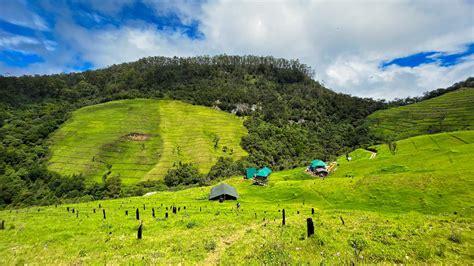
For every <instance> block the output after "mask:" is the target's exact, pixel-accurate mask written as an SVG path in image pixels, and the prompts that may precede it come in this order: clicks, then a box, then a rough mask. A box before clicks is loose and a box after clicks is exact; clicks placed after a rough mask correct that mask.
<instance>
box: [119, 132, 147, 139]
mask: <svg viewBox="0 0 474 266" xmlns="http://www.w3.org/2000/svg"><path fill="white" fill-rule="evenodd" d="M125 138H126V139H127V140H131V141H145V140H147V139H149V138H150V134H142V133H130V134H127V135H125Z"/></svg>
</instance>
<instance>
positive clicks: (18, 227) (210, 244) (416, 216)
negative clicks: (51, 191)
mask: <svg viewBox="0 0 474 266" xmlns="http://www.w3.org/2000/svg"><path fill="white" fill-rule="evenodd" d="M375 148H376V149H377V150H378V155H377V156H376V157H375V158H373V159H369V153H367V152H365V151H363V150H356V151H354V152H353V153H351V156H352V157H353V158H354V159H353V160H352V161H350V162H348V161H347V160H345V157H342V158H340V159H339V166H338V168H337V169H336V171H335V172H334V173H332V174H331V175H330V176H329V177H327V178H326V179H324V180H322V179H320V178H314V177H312V176H309V175H307V174H305V172H304V168H297V169H293V170H287V171H282V172H275V173H273V174H272V175H271V176H270V182H269V185H268V186H266V187H260V186H254V185H252V183H251V182H248V181H244V180H242V177H235V178H232V179H229V180H226V181H225V182H226V183H228V184H231V185H233V186H234V187H235V188H236V189H237V191H238V193H239V195H240V197H241V198H240V199H239V202H240V203H241V208H240V209H239V210H236V208H235V203H236V202H235V201H226V202H224V203H218V202H214V201H208V199H207V198H208V195H209V191H210V187H198V188H192V189H187V190H182V191H177V192H159V193H157V194H155V195H153V196H150V197H136V198H125V199H117V200H109V201H96V202H88V203H79V204H67V205H61V206H57V207H55V206H50V207H35V208H28V209H21V210H18V211H14V212H9V211H0V219H3V220H5V225H6V230H0V236H1V237H0V246H1V247H2V249H0V263H1V264H11V263H15V264H18V263H21V264H25V263H28V264H96V263H104V262H105V263H109V264H135V263H143V262H145V263H150V264H178V263H185V264H195V263H202V264H206V265H207V264H217V263H224V264H228V263H231V264H234V263H235V264H240V263H242V264H259V265H260V264H302V263H305V264H306V263H310V264H314V263H324V264H350V263H361V264H371V263H397V264H402V263H403V264H449V263H451V262H453V261H455V262H457V263H459V264H469V263H470V262H471V261H472V257H473V256H474V253H473V249H472V245H473V243H474V242H473V241H474V236H473V234H472V224H473V222H474V209H473V206H472V202H473V201H474V194H473V191H474V189H473V188H474V172H473V171H474V170H473V169H472V166H473V165H474V156H473V152H472V151H473V150H474V131H465V132H454V133H441V134H434V135H427V136H419V137H414V138H409V139H405V140H402V141H398V142H397V151H396V152H395V154H392V153H391V152H390V151H389V150H388V148H387V146H386V145H380V146H377V147H375ZM173 206H175V207H178V208H179V209H178V211H177V213H176V214H174V213H172V212H171V207H173ZM66 208H69V211H67V209H66ZM72 209H74V212H73V211H72ZM282 209H285V213H286V225H285V226H282V225H281V217H282ZM311 209H314V211H315V212H314V214H312V210H311ZM102 210H104V212H105V213H106V218H105V219H104V217H103V212H102ZM137 210H138V211H139V214H140V220H142V221H143V225H144V227H143V239H142V240H140V241H137V240H136V235H137V226H138V221H137V219H136V217H135V213H136V212H137ZM126 212H128V215H127V214H126ZM165 213H167V214H168V217H167V218H166V216H165ZM153 214H154V215H155V216H153ZM308 217H311V218H312V220H313V221H314V224H315V235H314V236H312V237H309V238H308V237H306V223H307V222H306V219H307V218H308ZM44 225H48V226H44ZM71 243H74V244H71Z"/></svg>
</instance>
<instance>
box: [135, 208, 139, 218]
mask: <svg viewBox="0 0 474 266" xmlns="http://www.w3.org/2000/svg"><path fill="white" fill-rule="evenodd" d="M135 217H136V218H137V220H140V211H139V210H138V208H137V211H136V212H135Z"/></svg>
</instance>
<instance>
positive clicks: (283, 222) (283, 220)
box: [281, 209, 285, 225]
mask: <svg viewBox="0 0 474 266" xmlns="http://www.w3.org/2000/svg"><path fill="white" fill-rule="evenodd" d="M281 213H282V218H283V219H282V222H281V225H285V209H283V210H282V211H281Z"/></svg>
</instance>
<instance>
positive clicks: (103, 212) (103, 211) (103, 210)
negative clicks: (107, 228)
mask: <svg viewBox="0 0 474 266" xmlns="http://www.w3.org/2000/svg"><path fill="white" fill-rule="evenodd" d="M102 214H103V215H104V220H105V219H107V217H106V216H105V209H102Z"/></svg>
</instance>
